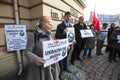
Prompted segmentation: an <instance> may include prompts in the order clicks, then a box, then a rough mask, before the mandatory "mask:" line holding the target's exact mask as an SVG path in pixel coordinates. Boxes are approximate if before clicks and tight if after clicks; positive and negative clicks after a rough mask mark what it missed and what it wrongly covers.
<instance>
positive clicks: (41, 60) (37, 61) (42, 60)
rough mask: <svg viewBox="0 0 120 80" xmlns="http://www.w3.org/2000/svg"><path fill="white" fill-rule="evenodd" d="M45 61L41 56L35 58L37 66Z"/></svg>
mask: <svg viewBox="0 0 120 80" xmlns="http://www.w3.org/2000/svg"><path fill="white" fill-rule="evenodd" d="M45 62H46V61H45V60H44V59H43V58H41V57H37V58H35V64H36V65H37V66H40V65H43V64H44V63H45Z"/></svg>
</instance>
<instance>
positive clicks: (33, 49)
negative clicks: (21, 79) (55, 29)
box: [25, 16, 59, 80]
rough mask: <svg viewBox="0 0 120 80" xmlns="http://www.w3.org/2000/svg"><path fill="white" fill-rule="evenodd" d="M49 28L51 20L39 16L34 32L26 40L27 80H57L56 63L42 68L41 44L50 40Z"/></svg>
mask: <svg viewBox="0 0 120 80" xmlns="http://www.w3.org/2000/svg"><path fill="white" fill-rule="evenodd" d="M51 28H52V24H51V18H50V17H49V16H41V17H40V20H39V24H37V25H36V27H35V32H34V33H31V34H30V36H29V38H28V42H27V48H26V50H25V55H26V57H27V59H28V62H29V71H28V77H27V80H59V78H58V75H59V73H58V65H57V63H56V64H53V65H51V66H48V67H46V68H44V67H43V65H44V63H45V62H46V60H45V59H44V58H43V48H42V42H43V41H49V40H52V37H51Z"/></svg>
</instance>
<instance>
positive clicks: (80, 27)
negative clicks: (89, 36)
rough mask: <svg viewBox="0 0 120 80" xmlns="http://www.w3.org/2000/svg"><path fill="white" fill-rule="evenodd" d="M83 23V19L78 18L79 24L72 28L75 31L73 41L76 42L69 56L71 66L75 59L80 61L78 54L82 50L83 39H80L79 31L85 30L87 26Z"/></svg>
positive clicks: (81, 17)
mask: <svg viewBox="0 0 120 80" xmlns="http://www.w3.org/2000/svg"><path fill="white" fill-rule="evenodd" d="M83 21H84V17H83V16H80V17H79V22H78V23H77V24H75V25H74V26H73V27H74V29H75V40H76V44H74V49H73V52H72V56H71V64H73V65H74V61H75V59H77V60H80V61H82V59H81V58H80V53H81V51H82V50H83V49H84V46H85V39H84V38H82V36H81V33H80V30H83V29H87V26H86V24H85V23H84V22H83Z"/></svg>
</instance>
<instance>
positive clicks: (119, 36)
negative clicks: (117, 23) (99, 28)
mask: <svg viewBox="0 0 120 80" xmlns="http://www.w3.org/2000/svg"><path fill="white" fill-rule="evenodd" d="M117 40H118V41H117V43H120V35H117Z"/></svg>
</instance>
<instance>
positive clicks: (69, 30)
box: [67, 28, 75, 45]
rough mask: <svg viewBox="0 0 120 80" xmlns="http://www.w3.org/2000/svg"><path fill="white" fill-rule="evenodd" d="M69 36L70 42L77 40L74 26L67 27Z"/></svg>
mask: <svg viewBox="0 0 120 80" xmlns="http://www.w3.org/2000/svg"><path fill="white" fill-rule="evenodd" d="M67 38H68V44H69V45H71V44H72V43H73V41H74V40H75V31H74V28H67Z"/></svg>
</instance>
